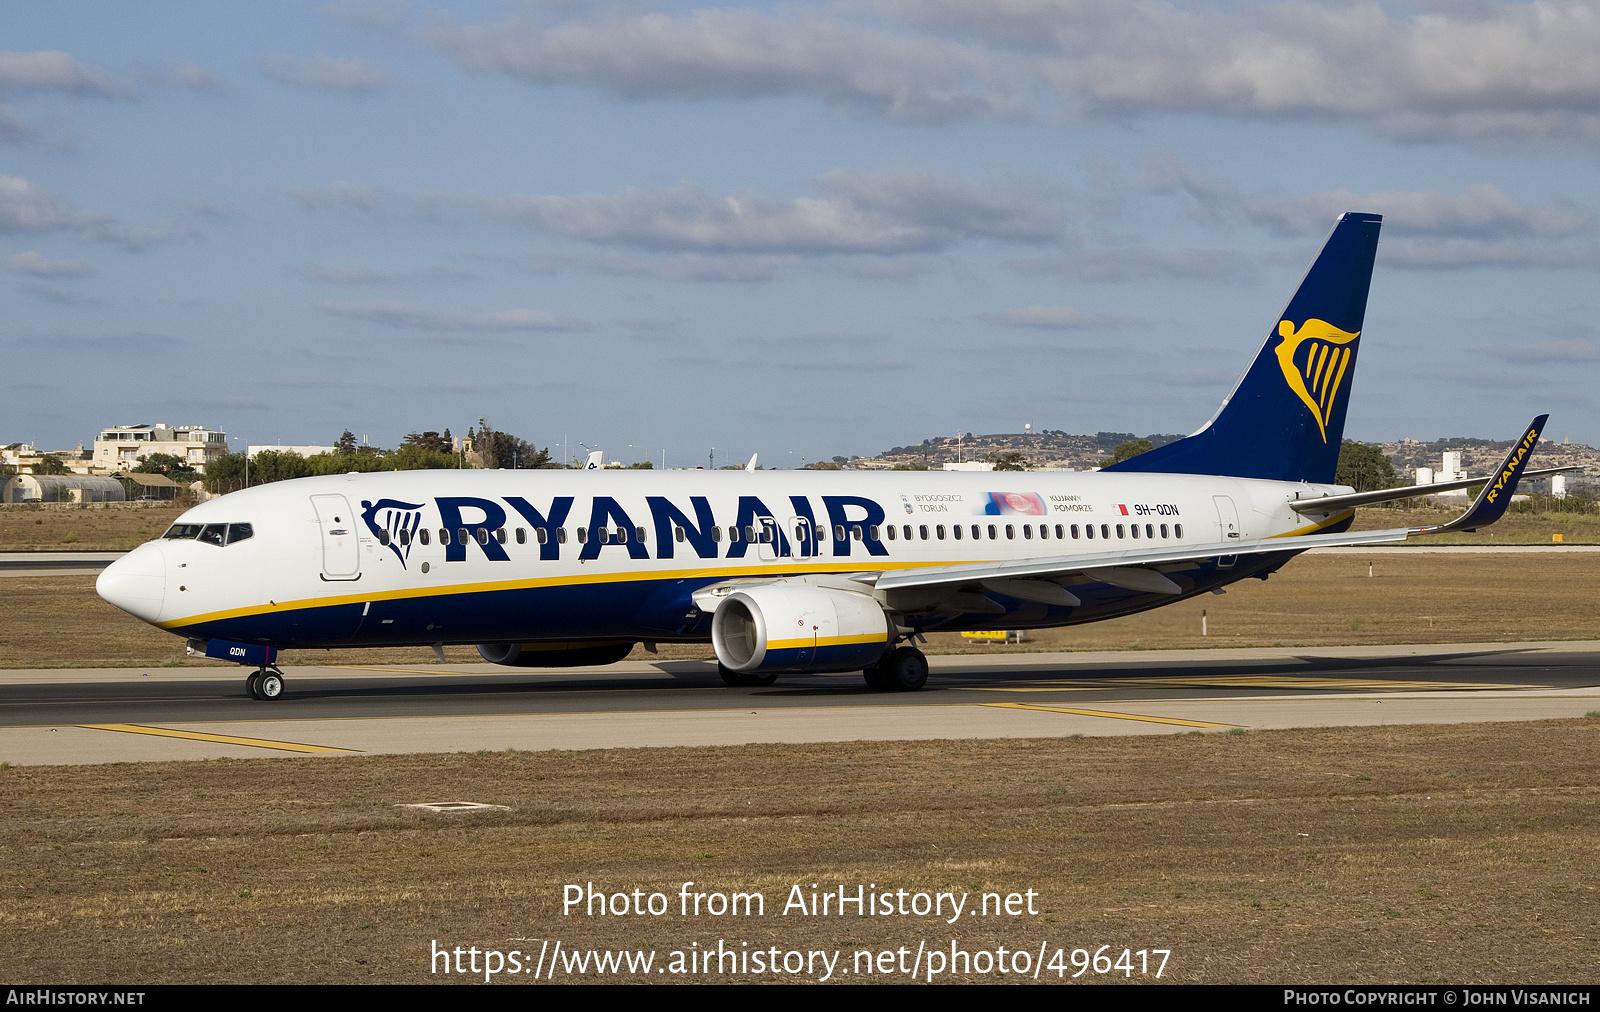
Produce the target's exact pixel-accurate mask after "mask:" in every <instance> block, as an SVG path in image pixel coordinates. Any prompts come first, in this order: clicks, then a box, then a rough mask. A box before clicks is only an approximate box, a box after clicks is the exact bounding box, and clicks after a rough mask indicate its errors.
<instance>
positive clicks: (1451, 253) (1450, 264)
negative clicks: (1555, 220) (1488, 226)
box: [1378, 239, 1600, 270]
mask: <svg viewBox="0 0 1600 1012" xmlns="http://www.w3.org/2000/svg"><path fill="white" fill-rule="evenodd" d="M1378 257H1379V260H1380V262H1381V263H1382V264H1383V265H1384V266H1386V267H1405V268H1410V269H1413V270H1454V269H1460V268H1468V267H1540V268H1550V267H1573V268H1578V269H1584V270H1596V269H1600V247H1596V246H1594V245H1592V244H1590V245H1585V246H1536V245H1532V244H1530V243H1525V242H1511V241H1498V242H1496V241H1490V240H1485V239H1397V240H1395V241H1393V242H1386V243H1382V244H1380V245H1379V247H1378Z"/></svg>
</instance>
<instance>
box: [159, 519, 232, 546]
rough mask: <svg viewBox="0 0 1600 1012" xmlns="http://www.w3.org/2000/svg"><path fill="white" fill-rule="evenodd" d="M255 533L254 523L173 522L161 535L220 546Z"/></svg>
mask: <svg viewBox="0 0 1600 1012" xmlns="http://www.w3.org/2000/svg"><path fill="white" fill-rule="evenodd" d="M255 534H256V532H255V527H254V525H252V524H173V525H172V526H171V527H169V528H167V533H165V534H163V535H161V537H162V540H164V541H202V542H204V543H206V544H208V545H216V546H218V547H219V548H220V547H221V546H223V545H231V544H233V543H234V542H235V541H244V540H246V539H249V538H253V537H255Z"/></svg>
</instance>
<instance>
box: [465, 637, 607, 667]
mask: <svg viewBox="0 0 1600 1012" xmlns="http://www.w3.org/2000/svg"><path fill="white" fill-rule="evenodd" d="M632 652H633V644H632V643H629V642H622V643H584V642H581V641H579V642H566V643H479V644H478V656H479V657H482V658H483V659H484V660H486V661H488V662H489V663H490V664H504V665H506V666H507V667H512V668H584V667H590V666H592V665H595V664H614V663H616V662H617V661H620V660H622V659H623V658H624V657H626V656H628V654H630V653H632Z"/></svg>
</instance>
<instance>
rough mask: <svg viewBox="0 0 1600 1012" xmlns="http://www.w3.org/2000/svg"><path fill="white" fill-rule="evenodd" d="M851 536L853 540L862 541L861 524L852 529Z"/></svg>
mask: <svg viewBox="0 0 1600 1012" xmlns="http://www.w3.org/2000/svg"><path fill="white" fill-rule="evenodd" d="M850 536H851V537H852V538H855V539H856V540H857V541H860V540H861V525H860V524H856V525H855V526H853V527H851V528H850Z"/></svg>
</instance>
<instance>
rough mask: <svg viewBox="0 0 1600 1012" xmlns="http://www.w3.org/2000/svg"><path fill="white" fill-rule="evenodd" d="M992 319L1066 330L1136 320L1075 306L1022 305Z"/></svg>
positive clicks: (1012, 323)
mask: <svg viewBox="0 0 1600 1012" xmlns="http://www.w3.org/2000/svg"><path fill="white" fill-rule="evenodd" d="M992 319H993V320H994V321H995V322H996V323H1004V324H1006V325H1007V326H1012V327H1038V328H1041V329H1049V330H1068V329H1073V328H1079V327H1108V326H1116V325H1119V324H1124V323H1136V322H1138V321H1137V320H1136V319H1135V318H1134V317H1131V316H1118V315H1116V314H1114V313H1086V312H1084V311H1083V310H1081V309H1079V308H1078V307H1076V306H1023V307H1021V308H1018V309H1007V310H1006V311H1005V312H1003V313H998V314H996V315H995V316H994V317H992Z"/></svg>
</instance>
